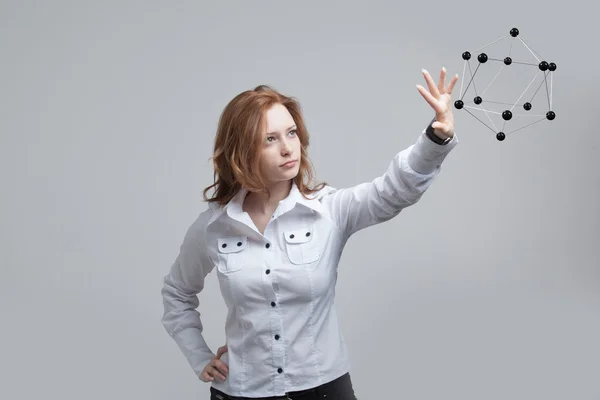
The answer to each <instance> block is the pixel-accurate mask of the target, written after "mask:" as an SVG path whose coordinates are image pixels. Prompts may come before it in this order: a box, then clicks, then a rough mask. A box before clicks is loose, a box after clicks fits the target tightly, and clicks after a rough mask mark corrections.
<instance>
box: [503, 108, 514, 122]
mask: <svg viewBox="0 0 600 400" xmlns="http://www.w3.org/2000/svg"><path fill="white" fill-rule="evenodd" d="M502 118H504V120H505V121H508V120H509V119H511V118H512V113H511V112H510V111H509V110H506V111H504V112H503V113H502Z"/></svg>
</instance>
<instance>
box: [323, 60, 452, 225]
mask: <svg viewBox="0 0 600 400" xmlns="http://www.w3.org/2000/svg"><path fill="white" fill-rule="evenodd" d="M423 75H424V77H425V79H426V81H427V84H428V86H429V89H430V91H431V93H430V92H427V91H426V90H425V89H424V88H423V87H422V86H420V85H417V89H418V90H419V92H420V93H421V95H422V96H423V97H424V98H425V100H426V101H427V102H428V103H429V105H430V106H431V107H432V108H433V109H434V110H435V113H436V116H435V118H434V119H433V121H432V122H431V123H430V124H429V126H428V127H427V128H426V129H425V130H423V132H422V133H421V135H420V136H419V137H418V138H417V141H416V143H415V144H413V145H412V146H410V147H408V148H407V149H404V150H402V151H400V152H399V153H398V154H396V156H395V157H394V159H393V160H392V162H391V164H390V165H389V167H388V169H387V170H386V172H385V173H384V174H383V175H381V176H379V177H377V178H376V179H375V180H373V181H372V182H368V183H363V184H360V185H357V186H354V187H352V188H347V189H341V190H333V191H332V192H330V193H329V194H328V195H325V197H324V199H323V204H324V205H326V207H327V208H328V209H329V212H330V214H331V216H332V218H333V219H334V221H335V223H336V224H337V226H338V227H339V228H340V229H341V230H342V231H343V232H344V233H345V235H346V236H347V237H349V236H351V235H352V234H354V233H355V232H357V231H359V230H361V229H364V228H366V227H368V226H371V225H374V224H377V223H381V222H384V221H388V220H390V219H391V218H393V217H395V216H396V215H398V214H399V213H400V212H401V211H402V210H403V209H404V208H406V207H408V206H410V205H413V204H415V203H416V202H417V201H419V199H420V198H421V197H422V195H423V193H425V191H426V190H427V189H428V188H429V187H430V186H431V184H432V183H433V181H434V179H435V177H436V176H437V175H438V174H439V172H440V169H441V165H442V162H443V161H444V159H445V158H446V156H447V155H448V154H449V152H450V151H451V150H452V149H453V148H454V147H455V146H456V145H457V144H458V139H457V138H456V137H455V135H454V118H453V115H452V108H451V107H450V102H451V96H450V95H451V93H452V89H453V87H454V85H455V84H456V81H457V79H458V75H455V76H454V77H453V79H452V80H451V81H450V83H449V85H448V86H447V87H446V86H445V83H444V80H445V77H446V70H445V68H442V71H441V73H440V82H439V84H438V86H437V87H436V86H435V84H434V83H433V80H432V79H431V76H430V75H429V73H428V72H427V71H425V70H424V71H423Z"/></svg>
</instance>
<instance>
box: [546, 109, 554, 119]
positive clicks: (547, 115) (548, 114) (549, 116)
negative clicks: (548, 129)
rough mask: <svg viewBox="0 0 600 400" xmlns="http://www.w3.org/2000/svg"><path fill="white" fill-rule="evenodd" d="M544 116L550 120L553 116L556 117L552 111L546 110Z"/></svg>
mask: <svg viewBox="0 0 600 400" xmlns="http://www.w3.org/2000/svg"><path fill="white" fill-rule="evenodd" d="M546 118H548V119H549V120H550V121H552V120H553V119H554V118H556V114H554V111H548V112H547V113H546Z"/></svg>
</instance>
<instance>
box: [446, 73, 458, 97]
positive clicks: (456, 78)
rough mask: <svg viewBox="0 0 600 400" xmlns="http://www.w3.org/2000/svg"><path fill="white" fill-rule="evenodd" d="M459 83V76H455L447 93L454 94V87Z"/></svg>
mask: <svg viewBox="0 0 600 400" xmlns="http://www.w3.org/2000/svg"><path fill="white" fill-rule="evenodd" d="M457 81H458V74H456V75H454V77H453V78H452V80H451V81H450V83H449V84H448V91H447V93H452V90H453V89H454V85H456V82H457Z"/></svg>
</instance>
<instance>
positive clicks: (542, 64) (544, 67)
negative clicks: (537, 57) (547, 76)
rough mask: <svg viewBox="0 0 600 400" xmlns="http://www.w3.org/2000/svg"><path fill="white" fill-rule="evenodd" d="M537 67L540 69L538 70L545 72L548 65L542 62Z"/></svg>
mask: <svg viewBox="0 0 600 400" xmlns="http://www.w3.org/2000/svg"><path fill="white" fill-rule="evenodd" d="M538 67H539V68H540V70H542V71H545V70H547V69H548V63H547V62H546V61H542V62H541V63H540V64H539V65H538Z"/></svg>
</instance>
